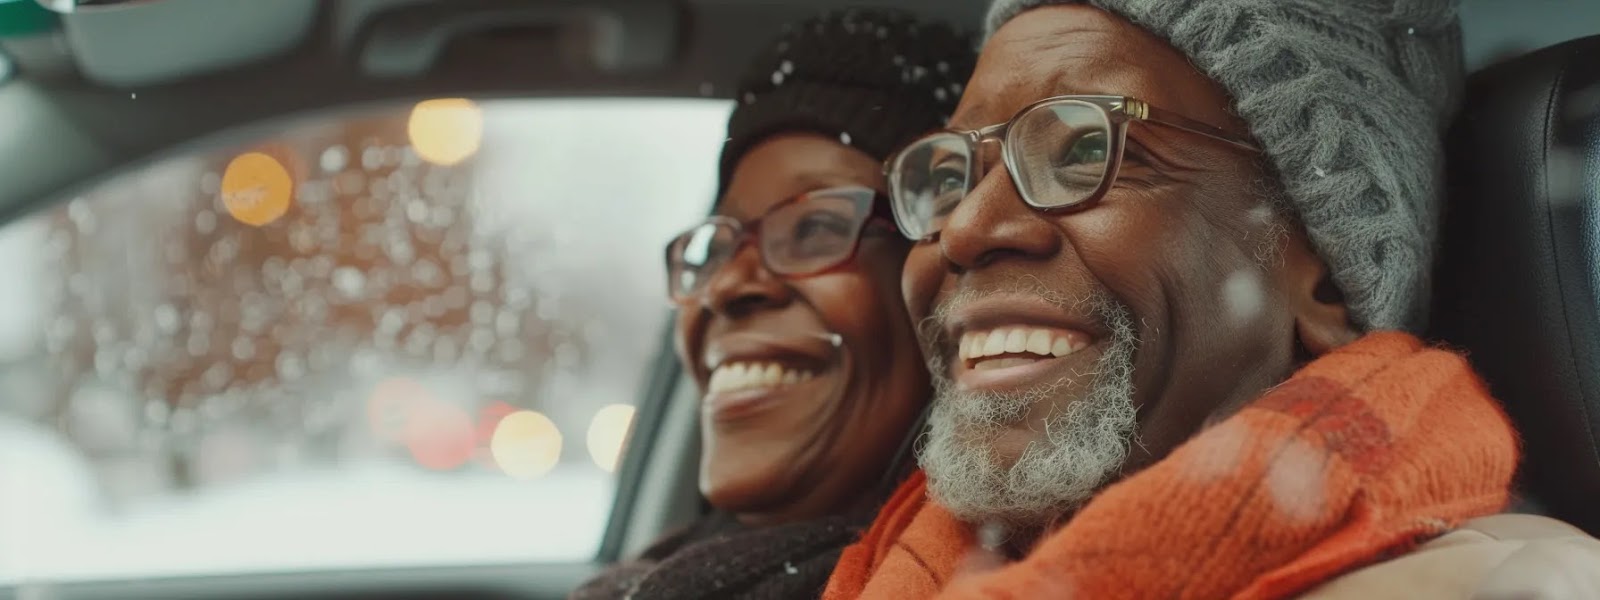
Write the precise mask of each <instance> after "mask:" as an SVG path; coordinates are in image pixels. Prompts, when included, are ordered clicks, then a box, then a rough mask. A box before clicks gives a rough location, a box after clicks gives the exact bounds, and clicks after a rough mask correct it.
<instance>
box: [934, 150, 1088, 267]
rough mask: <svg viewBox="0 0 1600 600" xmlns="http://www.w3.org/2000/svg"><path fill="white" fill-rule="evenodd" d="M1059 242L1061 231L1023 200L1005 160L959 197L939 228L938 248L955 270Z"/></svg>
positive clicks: (1041, 253) (1038, 253)
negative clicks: (962, 196) (957, 202)
mask: <svg viewBox="0 0 1600 600" xmlns="http://www.w3.org/2000/svg"><path fill="white" fill-rule="evenodd" d="M1061 243H1062V242H1061V235H1060V231H1058V230H1057V229H1056V228H1055V226H1054V225H1053V224H1052V223H1051V222H1050V221H1049V219H1048V217H1047V216H1046V215H1044V214H1042V213H1040V212H1038V211H1036V210H1034V209H1033V208H1032V207H1030V206H1028V205H1027V204H1026V203H1024V202H1023V201H1022V197H1021V196H1020V195H1018V193H1017V189H1016V186H1015V185H1014V184H1013V183H1012V182H1011V174H1010V173H1009V172H1008V171H1007V170H1006V167H1005V165H1004V164H1003V163H1002V164H997V165H995V168H993V169H990V170H989V171H988V173H986V174H985V175H984V177H983V180H982V181H979V182H978V185H977V186H976V187H974V188H973V189H972V192H971V193H969V194H967V196H966V197H965V198H962V199H961V202H960V203H959V204H957V205H956V207H955V210H953V211H951V213H950V216H949V218H948V219H946V220H945V223H944V228H943V229H941V230H940V231H939V248H940V250H941V251H942V252H943V253H944V257H945V260H946V261H947V262H948V263H949V264H950V267H951V270H953V271H956V272H963V271H967V270H970V269H978V268H982V267H985V266H987V265H990V264H992V263H995V262H997V261H1002V260H1006V259H1013V258H1023V259H1027V258H1039V257H1045V256H1050V255H1052V254H1054V253H1056V252H1057V251H1059V250H1060V249H1061Z"/></svg>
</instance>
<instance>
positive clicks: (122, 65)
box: [0, 0, 1600, 599]
mask: <svg viewBox="0 0 1600 600" xmlns="http://www.w3.org/2000/svg"><path fill="white" fill-rule="evenodd" d="M985 4H986V3H985V2H983V1H981V0H870V1H869V0H587V1H584V2H572V1H565V0H274V1H272V2H264V1H260V0H254V1H252V0H127V1H120V2H119V1H116V0H76V1H73V0H0V219H3V220H4V222H6V223H11V222H14V221H20V220H24V219H27V218H30V216H34V215H39V214H43V213H47V212H49V211H52V210H56V209H57V208H62V210H66V209H65V208H63V207H66V206H67V203H70V202H73V201H74V200H75V199H78V198H80V197H94V198H95V199H96V200H98V201H101V202H105V200H101V199H100V198H99V196H100V195H103V194H93V193H91V192H93V191H95V190H97V189H100V188H101V187H102V186H104V185H106V183H107V182H109V181H114V180H116V178H118V177H120V176H123V175H125V174H128V173H133V172H137V171H140V170H141V169H147V168H150V167H151V166H153V165H159V164H162V163H163V162H164V161H169V160H172V159H174V158H178V157H184V156H189V155H194V154H196V153H203V152H216V151H221V150H220V149H229V148H242V147H247V146H249V145H251V144H253V143H255V142H257V141H259V140H263V139H267V138H271V137H273V136H274V135H277V134H278V133H280V132H283V131H286V130H292V129H295V128H298V127H305V126H309V124H313V123H316V122H319V120H327V119H332V118H343V117H344V116H348V115H358V114H361V113H362V111H366V110H371V109H373V107H387V106H406V107H409V106H410V105H411V104H413V103H417V102H419V101H425V100H428V99H435V98H471V99H474V100H478V101H482V102H484V103H485V105H486V106H487V105H488V103H491V102H494V101H504V100H519V99H540V100H549V99H559V100H572V101H578V102H580V103H581V102H598V101H600V99H619V98H620V99H699V100H705V101H708V102H709V101H717V102H721V103H722V104H720V105H718V106H723V108H721V109H720V110H723V111H724V112H720V113H715V114H713V117H715V118H713V119H711V120H710V121H709V122H710V123H712V124H713V125H714V127H713V128H712V130H710V131H706V132H705V133H704V135H705V136H707V138H708V139H709V140H710V141H709V144H710V145H708V146H707V148H708V152H710V151H714V150H715V144H716V143H719V142H720V139H721V132H720V131H717V130H715V127H717V126H720V124H721V123H720V122H719V121H716V120H715V119H716V118H725V115H726V112H725V111H726V108H725V106H724V105H726V104H729V103H731V102H732V94H733V92H732V89H733V81H734V80H735V77H736V76H737V75H738V74H739V72H740V70H741V68H742V67H743V65H744V62H745V60H746V59H747V57H749V56H750V55H751V54H752V53H753V52H755V51H756V50H757V49H758V48H760V47H761V46H762V45H763V44H764V43H766V42H767V41H768V40H769V39H770V38H771V37H772V36H774V35H775V34H777V32H779V30H780V28H781V27H782V26H783V25H784V24H785V23H788V22H792V21H796V20H800V19H803V18H805V17H808V16H811V15H813V14H815V13H817V12H819V11H823V10H826V9H829V8H839V7H848V6H861V5H871V6H892V7H897V8H901V9H907V10H912V11H916V12H918V13H920V14H923V15H925V16H927V17H929V18H936V19H943V20H946V21H950V22H953V23H957V24H960V25H963V26H965V27H968V28H976V26H977V24H978V23H979V22H980V21H981V18H982V15H983V13H984V9H985ZM1461 18H1462V24H1463V30H1464V32H1463V33H1464V40H1465V44H1466V59H1467V66H1468V68H1469V70H1470V72H1471V73H1472V75H1471V77H1470V78H1469V84H1468V88H1467V91H1466V93H1465V96H1464V97H1463V106H1462V109H1461V110H1460V113H1459V115H1458V117H1457V119H1456V122H1455V124H1454V126H1453V127H1452V128H1451V131H1450V135H1449V138H1448V140H1447V146H1446V147H1447V152H1448V167H1447V179H1448V184H1449V185H1448V189H1449V193H1448V196H1447V206H1446V207H1445V215H1446V216H1445V221H1444V223H1443V224H1442V226H1441V227H1442V229H1441V234H1442V240H1443V241H1442V244H1441V247H1440V249H1439V252H1438V257H1439V264H1438V267H1437V272H1436V277H1435V286H1436V287H1435V293H1434V307H1433V312H1432V314H1433V322H1432V326H1431V331H1430V332H1429V333H1430V336H1431V338H1433V339H1435V340H1438V341H1441V342H1443V343H1447V344H1450V345H1453V346H1455V347H1458V348H1461V349H1463V350H1465V351H1466V352H1467V353H1468V355H1469V357H1470V359H1471V360H1472V362H1473V363H1474V366H1476V367H1477V368H1478V369H1480V371H1481V373H1482V374H1483V376H1484V378H1485V379H1486V381H1487V383H1488V385H1489V386H1490V388H1491V390H1492V391H1493V393H1494V394H1495V396H1496V397H1497V398H1499V399H1500V400H1501V401H1502V402H1503V404H1504V406H1505V409H1506V411H1507V412H1508V414H1509V415H1510V416H1511V417H1512V418H1513V420H1514V422H1515V423H1516V424H1517V426H1518V428H1519V431H1520V432H1521V434H1522V444H1523V447H1524V458H1523V467H1522V471H1521V475H1520V479H1519V485H1520V490H1521V492H1522V493H1523V494H1522V495H1523V497H1522V498H1521V502H1520V504H1519V505H1518V506H1517V507H1516V508H1517V509H1518V510H1520V511H1525V512H1536V513H1542V514H1548V515H1550V516H1554V517H1557V518H1560V519H1563V520H1566V521H1568V522H1570V523H1573V524H1576V525H1578V526H1580V527H1582V528H1584V529H1585V530H1586V531H1588V532H1589V533H1591V534H1600V509H1597V508H1596V507H1597V506H1600V504H1597V503H1596V502H1595V499H1596V498H1600V441H1597V439H1600V61H1597V60H1596V58H1597V57H1600V2H1594V1H1593V0H1537V1H1528V2H1517V3H1512V2H1505V1H1503V0H1463V1H1462V6H1461ZM494 126H495V122H494V121H493V120H492V119H490V120H487V121H485V125H484V127H485V128H486V130H487V129H488V128H492V127H494ZM551 139H552V140H555V138H551ZM523 143H525V144H531V145H537V144H539V143H540V142H539V139H538V138H537V137H536V136H533V137H529V138H528V139H524V140H523ZM713 156H714V155H706V156H703V158H704V159H705V162H706V163H707V167H706V170H705V174H706V175H707V179H709V174H710V173H711V170H710V169H711V165H710V163H711V162H712V161H713V160H714V158H713ZM323 158H324V164H325V163H326V159H327V155H324V156H323ZM702 187H703V188H704V189H705V190H706V192H707V193H709V191H710V188H709V184H707V185H705V186H702ZM695 189H700V188H695ZM110 195H112V196H115V194H110ZM710 200H711V199H710V198H709V197H706V198H703V199H701V204H700V205H699V206H698V207H691V208H690V209H687V211H686V212H687V213H693V212H695V211H699V212H701V213H703V212H704V210H705V209H706V207H709V206H710ZM577 201H582V199H581V198H580V199H577ZM634 201H637V202H648V199H644V198H640V199H635V200H634ZM614 210H615V209H614ZM620 210H623V211H626V210H630V208H629V207H622V208H621V209H620ZM68 212H70V211H68ZM668 225H669V226H673V225H674V224H668ZM676 225H681V223H679V224H676ZM617 241H621V242H625V243H632V242H631V240H626V239H624V240H609V241H606V242H605V243H608V244H609V243H613V242H617ZM661 241H664V240H661ZM118 243H122V244H134V243H138V241H137V240H122V241H120V242H118ZM643 245H644V246H647V248H646V249H645V250H644V254H648V255H649V259H650V260H658V256H657V255H658V254H659V244H657V243H656V241H655V240H651V241H649V243H646V244H643ZM29 281H31V280H19V281H18V283H17V284H14V285H18V284H22V285H26V284H27V283H28V282H29ZM656 281H659V279H658V280H656ZM651 283H652V284H654V281H652V282H651ZM628 300H630V301H634V299H632V298H631V297H630V298H628ZM637 302H639V303H642V305H643V306H642V308H641V310H647V311H655V312H657V313H660V314H659V315H652V317H651V318H652V319H657V318H659V319H661V320H658V321H650V322H651V323H659V324H664V325H666V326H667V327H670V321H668V320H665V314H666V313H667V310H668V309H667V307H666V305H665V303H664V302H663V301H662V300H660V299H659V298H658V297H647V298H642V299H638V300H637ZM633 339H634V340H635V342H636V343H637V344H638V345H639V346H641V350H639V353H640V355H641V356H646V357H648V360H645V361H644V362H642V363H641V364H640V365H639V369H640V370H641V374H640V375H639V379H638V385H636V386H635V387H636V390H635V391H634V392H633V394H634V395H633V397H630V398H627V399H626V403H627V404H629V405H631V406H633V407H636V412H632V413H631V414H632V415H633V416H632V420H631V426H628V427H625V429H626V431H627V438H626V439H627V441H626V443H625V444H624V445H622V446H620V448H621V450H620V457H618V458H617V459H616V463H615V467H614V472H608V474H607V475H605V476H606V477H607V478H609V479H607V483H606V484H605V485H606V486H614V492H613V491H610V490H612V489H613V487H607V488H606V489H607V490H608V491H607V493H606V494H605V495H603V496H597V497H598V498H601V499H602V500H603V501H604V502H605V503H606V506H604V507H603V508H604V510H603V527H601V528H599V529H598V530H596V531H594V532H593V534H594V537H595V538H596V539H595V541H594V544H595V545H594V551H593V552H592V555H589V556H588V558H587V559H584V558H562V559H561V560H538V559H529V560H521V561H517V560H505V561H499V562H493V563H487V562H485V563H479V564H474V563H472V562H471V561H465V562H463V561H441V562H440V563H439V564H429V563H428V558H427V556H422V557H421V558H418V559H417V560H413V561H408V562H406V563H404V564H384V563H382V561H377V562H376V563H373V564H365V565H359V566H346V565H334V566H331V567H330V568H325V569H310V570H305V569H298V570H272V569H265V570H261V569H247V568H241V569H238V570H234V571H230V570H228V569H217V570H213V571H207V572H203V573H193V574H177V575H172V574H162V575H151V576H141V575H139V574H138V573H127V572H119V573H115V574H112V575H97V574H95V573H93V572H92V570H86V571H84V572H86V573H89V574H88V575H84V576H81V577H72V578H58V577H52V576H49V575H48V574H45V575H40V574H33V575H29V574H28V573H27V572H26V571H25V570H20V569H19V570H17V571H16V572H15V574H12V573H11V572H8V571H7V570H6V568H5V566H6V565H5V564H4V561H5V560H6V559H7V556H8V555H7V554H6V553H5V552H4V551H3V549H4V548H5V545H4V544H5V543H6V542H7V540H6V539H5V538H7V537H8V536H15V535H19V534H16V533H8V531H6V529H5V528H4V525H3V524H5V523H17V522H21V520H22V519H26V518H27V515H25V514H22V511H24V510H25V509H24V508H23V507H21V506H20V505H15V504H12V503H11V502H10V500H11V499H10V498H7V497H5V496H3V495H0V515H3V514H5V513H13V514H12V516H13V517H14V518H13V519H12V520H10V521H8V520H5V519H3V518H0V598H61V599H78V598H85V599H89V598H165V599H180V598H194V599H200V598H217V599H244V598H330V599H333V598H376V597H383V598H433V597H441V598H508V599H509V598H522V599H544V598H563V597H566V595H567V594H568V593H569V592H570V591H571V590H572V589H573V588H574V587H575V586H577V585H578V584H579V583H580V582H582V581H584V580H585V579H586V578H588V577H589V576H591V575H593V574H594V573H596V572H597V571H598V570H599V569H601V568H603V567H604V566H605V565H607V564H610V563H614V562H616V561H618V560H621V559H624V558H626V557H630V556H633V555H635V554H637V553H638V552H639V551H640V550H641V549H643V548H645V547H646V546H648V545H649V544H650V543H651V542H652V541H653V540H655V539H657V538H659V537H660V536H661V535H663V534H664V533H665V532H668V531H670V530H672V529H673V528H675V527H677V526H680V525H682V524H684V523H687V522H689V521H690V520H692V519H693V518H694V517H695V516H697V515H699V514H701V513H702V512H703V511H705V510H707V507H706V506H705V504H704V502H703V501H702V500H701V498H700V496H699V494H698V491H697V487H696V485H697V471H698V465H699V460H698V452H699V449H698V444H699V438H698V433H697V414H698V410H697V402H698V401H697V391H696V390H695V389H694V386H693V383H692V382H689V381H687V380H685V379H684V378H682V377H680V376H679V367H678V363H677V359H676V357H675V356H674V354H673V348H672V341H671V335H670V330H669V329H667V328H660V329H657V330H651V331H646V332H644V333H637V332H636V335H635V336H634V338H633ZM236 349H237V348H236ZM280 366H281V365H280ZM0 378H3V376H0ZM7 393H8V394H10V393H14V392H13V391H9V388H8V391H7ZM7 402H8V400H7V399H5V398H0V415H3V414H5V413H6V412H8V411H10V410H11V408H9V407H8V406H7ZM0 431H5V430H3V429H0ZM0 435H3V434H0ZM619 443H621V442H620V441H619ZM0 446H3V443H0ZM3 458H4V455H3V454H0V470H4V469H7V468H11V467H12V466H14V463H8V462H5V461H4V460H3ZM3 475H4V474H3V473H0V476H3ZM0 481H3V477H0ZM547 485H555V484H547ZM7 489H10V488H6V487H4V486H3V485H0V492H4V491H5V490H7ZM556 493H559V490H556ZM524 508H525V510H528V511H540V510H542V509H541V508H540V507H538V506H527V507H524ZM596 510H597V511H599V510H600V508H596ZM19 515H20V516H19ZM239 518H241V519H246V518H248V517H246V516H243V515H241V516H239ZM30 535H33V536H35V537H34V538H32V539H30V540H23V541H21V542H17V541H13V542H12V543H14V544H18V546H17V547H19V548H21V547H23V546H24V545H26V544H27V543H34V544H37V543H43V542H41V540H47V539H48V537H49V532H48V531H44V532H38V531H35V532H34V533H32V534H30ZM240 543H248V541H247V540H241V541H240ZM317 543H318V542H317V541H316V540H310V539H308V540H305V544H308V545H314V544H317ZM518 543H520V544H522V545H525V546H528V547H537V546H539V545H540V544H543V543H546V540H543V539H537V538H530V539H522V540H518ZM585 548H588V547H587V546H585ZM152 551H154V550H152ZM8 574H12V575H13V576H12V578H9V579H8V578H7V575H8Z"/></svg>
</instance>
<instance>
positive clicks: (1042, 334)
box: [1026, 329, 1065, 355]
mask: <svg viewBox="0 0 1600 600" xmlns="http://www.w3.org/2000/svg"><path fill="white" fill-rule="evenodd" d="M1063 339H1065V338H1063ZM1026 350H1027V351H1028V352H1032V353H1034V354H1039V355H1045V354H1049V353H1050V332H1048V331H1045V330H1043V329H1035V330H1033V333H1030V334H1028V347H1027V348H1026Z"/></svg>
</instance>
